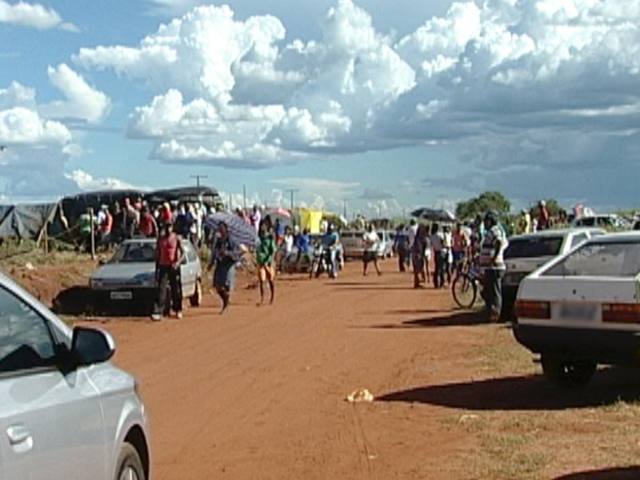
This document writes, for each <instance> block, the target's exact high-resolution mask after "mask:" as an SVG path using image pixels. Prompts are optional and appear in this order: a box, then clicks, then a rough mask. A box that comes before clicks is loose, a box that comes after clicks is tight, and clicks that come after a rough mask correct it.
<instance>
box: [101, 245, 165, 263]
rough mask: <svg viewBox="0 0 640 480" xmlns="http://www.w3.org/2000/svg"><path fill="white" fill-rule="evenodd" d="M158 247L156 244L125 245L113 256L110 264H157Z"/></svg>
mask: <svg viewBox="0 0 640 480" xmlns="http://www.w3.org/2000/svg"><path fill="white" fill-rule="evenodd" d="M155 259H156V245H155V244H154V243H125V244H124V245H122V246H121V247H120V248H119V249H118V251H117V252H116V253H115V254H114V255H113V257H112V258H111V260H110V261H109V263H146V262H155Z"/></svg>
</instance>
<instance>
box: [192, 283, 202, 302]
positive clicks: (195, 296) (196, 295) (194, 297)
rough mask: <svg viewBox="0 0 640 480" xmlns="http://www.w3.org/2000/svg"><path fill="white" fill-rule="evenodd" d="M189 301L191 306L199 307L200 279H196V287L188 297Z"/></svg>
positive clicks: (200, 299)
mask: <svg viewBox="0 0 640 480" xmlns="http://www.w3.org/2000/svg"><path fill="white" fill-rule="evenodd" d="M189 303H191V306H192V307H199V306H200V305H202V280H200V279H198V280H196V289H195V291H194V292H193V295H191V297H190V298H189Z"/></svg>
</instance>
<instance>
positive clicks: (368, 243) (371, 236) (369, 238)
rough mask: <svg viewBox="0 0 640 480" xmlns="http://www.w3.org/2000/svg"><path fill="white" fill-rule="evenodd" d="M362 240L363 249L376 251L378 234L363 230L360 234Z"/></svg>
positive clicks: (378, 240) (378, 241)
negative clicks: (362, 233) (361, 234)
mask: <svg viewBox="0 0 640 480" xmlns="http://www.w3.org/2000/svg"><path fill="white" fill-rule="evenodd" d="M362 240H363V241H364V249H365V250H366V251H367V252H377V251H378V244H379V243H380V239H379V238H378V234H377V233H376V232H375V231H372V232H365V233H364V235H363V236H362Z"/></svg>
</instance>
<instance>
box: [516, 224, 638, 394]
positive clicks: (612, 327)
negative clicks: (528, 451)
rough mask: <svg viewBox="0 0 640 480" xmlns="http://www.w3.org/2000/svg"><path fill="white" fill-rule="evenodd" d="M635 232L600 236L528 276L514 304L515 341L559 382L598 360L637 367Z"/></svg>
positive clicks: (575, 381) (580, 377) (586, 372)
mask: <svg viewBox="0 0 640 480" xmlns="http://www.w3.org/2000/svg"><path fill="white" fill-rule="evenodd" d="M639 273H640V233H636V232H633V233H618V234H612V235H604V236H598V237H595V238H592V239H590V240H588V241H587V242H586V243H583V244H582V245H581V246H579V247H578V248H577V249H576V250H573V251H571V252H570V253H568V254H565V255H563V256H561V257H559V258H558V259H556V260H554V261H552V262H550V263H548V264H547V265H545V266H543V267H542V268H541V269H539V270H537V271H536V272H534V273H532V274H531V275H529V276H528V277H526V278H525V279H524V280H523V281H522V284H521V285H520V289H519V290H518V298H517V301H516V308H515V310H516V316H517V323H516V325H515V326H514V334H515V337H516V339H517V340H518V342H520V343H521V344H522V345H524V346H525V347H527V348H528V349H529V350H531V351H532V352H535V353H538V354H540V355H541V363H542V369H543V371H544V374H545V375H546V376H547V377H548V378H549V379H550V380H553V381H555V382H558V383H560V384H563V385H580V384H584V383H586V382H588V380H589V379H590V378H591V376H592V375H593V373H594V372H595V370H596V366H597V365H598V364H637V363H638V351H640V302H639V301H638V291H640V283H639V282H640V280H639V278H638V274H639Z"/></svg>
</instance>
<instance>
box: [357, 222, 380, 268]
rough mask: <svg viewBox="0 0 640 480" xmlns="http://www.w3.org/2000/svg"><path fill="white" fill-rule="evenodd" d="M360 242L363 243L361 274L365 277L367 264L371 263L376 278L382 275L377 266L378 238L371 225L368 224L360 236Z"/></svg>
mask: <svg viewBox="0 0 640 480" xmlns="http://www.w3.org/2000/svg"><path fill="white" fill-rule="evenodd" d="M362 242H363V243H364V252H363V253H362V266H363V268H362V274H363V276H365V277H366V276H367V269H368V268H369V263H371V262H373V265H374V266H375V267H376V272H377V274H378V276H380V275H382V272H381V271H380V265H378V250H379V249H380V238H379V237H378V234H377V233H376V231H375V229H374V228H373V224H372V223H370V224H369V226H368V227H367V231H366V232H365V233H364V235H363V236H362Z"/></svg>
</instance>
